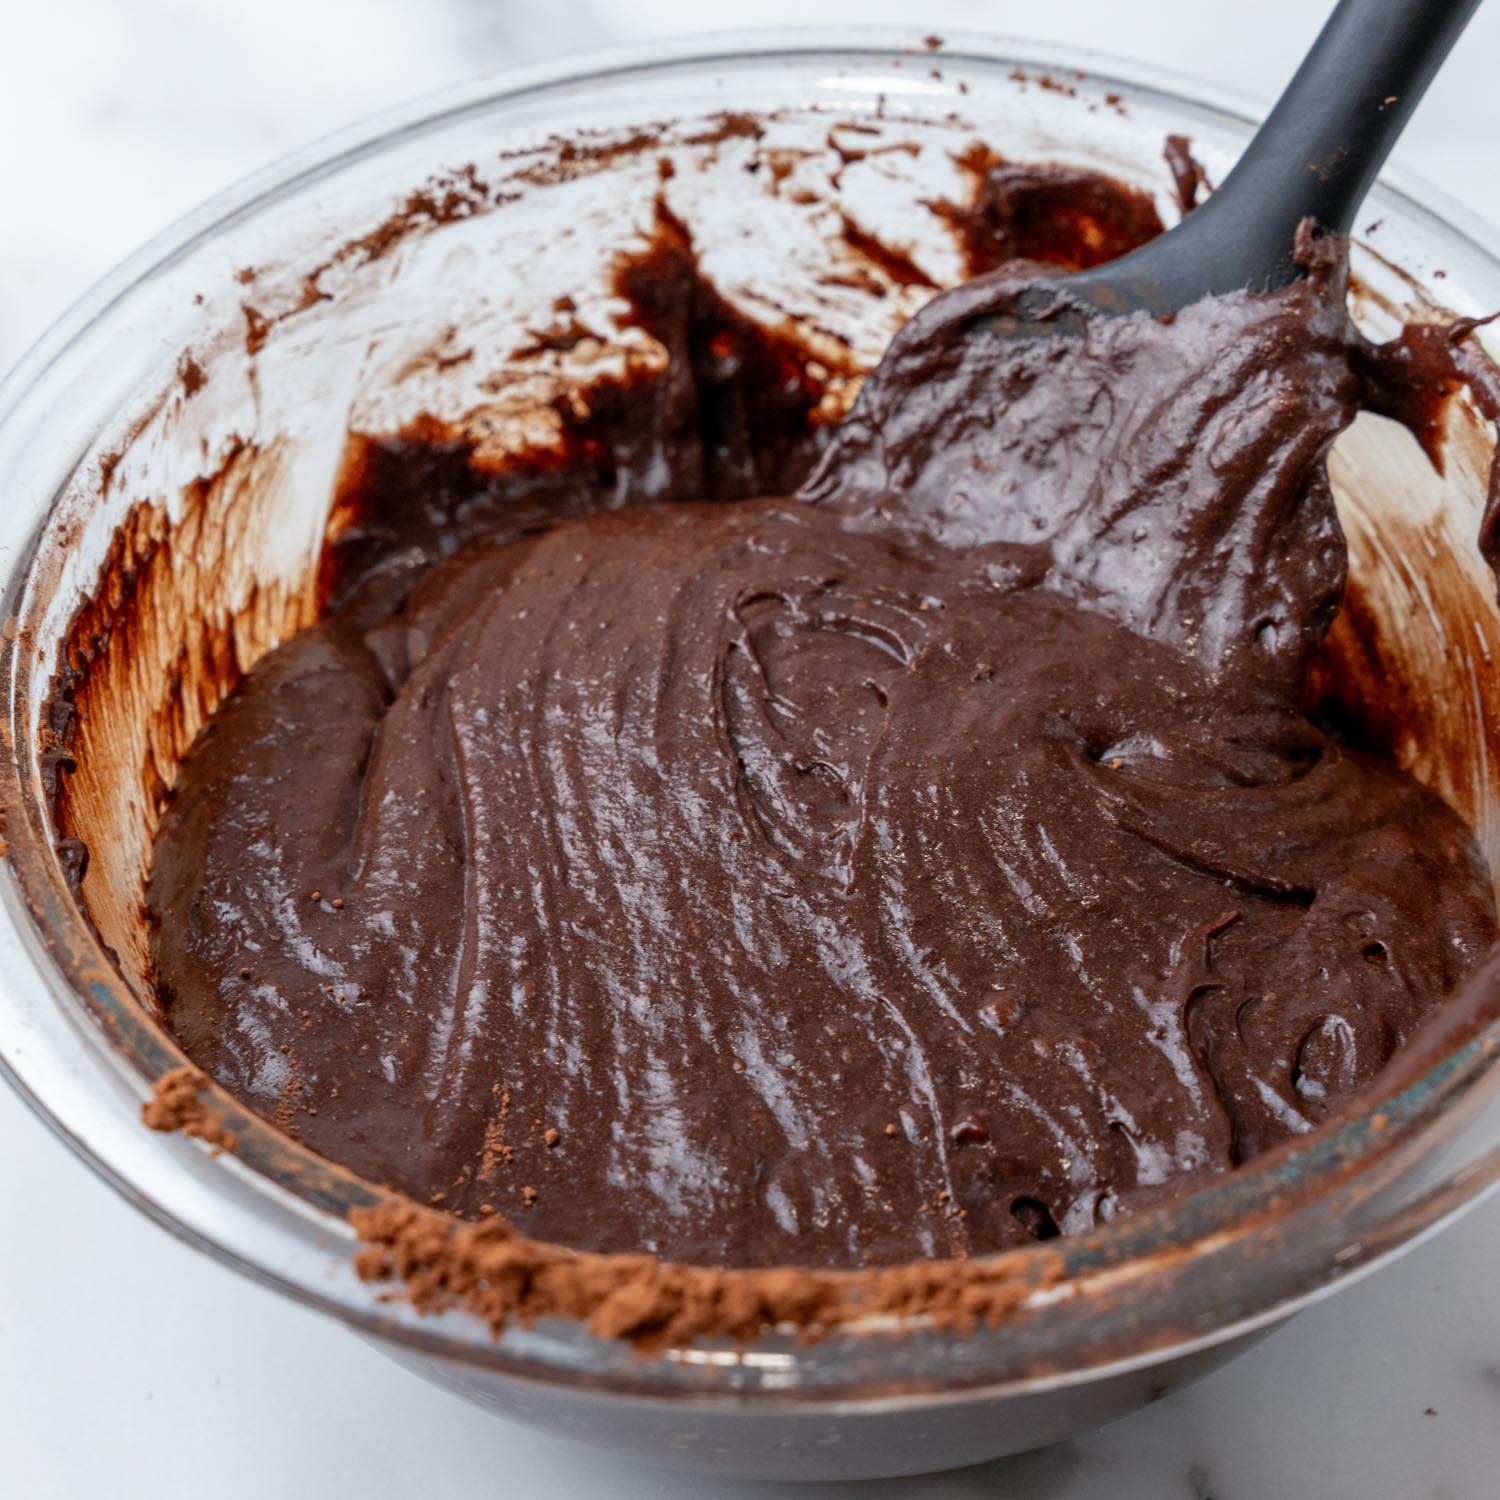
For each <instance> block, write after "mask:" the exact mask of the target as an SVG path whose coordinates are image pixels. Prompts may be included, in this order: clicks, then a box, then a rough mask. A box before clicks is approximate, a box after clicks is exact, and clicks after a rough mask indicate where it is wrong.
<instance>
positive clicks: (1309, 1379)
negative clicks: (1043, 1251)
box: [0, 0, 1500, 1500]
mask: <svg viewBox="0 0 1500 1500" xmlns="http://www.w3.org/2000/svg"><path fill="white" fill-rule="evenodd" d="M1322 9H1323V7H1322V6H1319V5H1309V4H1307V3H1306V0H1254V3H1239V4H1234V5H1208V4H1203V3H1202V0H1139V3H1138V4H1135V5H1129V6H1126V5H1121V4H1119V3H1118V0H1064V3H1061V4H1058V5H1053V6H1050V7H1038V6H1035V5H1031V4H1028V5H1024V6H1023V5H1019V4H1014V3H1003V0H923V3H922V4H921V5H920V6H919V7H913V6H911V5H910V4H909V3H898V0H861V3H860V4H859V5H858V6H853V5H847V4H839V3H837V0H759V3H758V4H756V5H755V6H753V7H748V6H744V7H742V6H727V5H726V6H722V7H715V8H712V9H711V8H710V7H707V6H704V5H702V4H697V3H693V0H630V3H628V4H627V3H625V0H572V3H570V4H569V5H567V6H565V7H552V6H541V5H537V4H534V3H526V0H427V3H423V0H254V3H251V0H52V3H50V4H36V3H32V4H27V5H22V4H21V3H20V0H13V4H12V6H11V7H10V8H9V10H8V12H7V15H6V21H5V37H6V41H5V45H4V47H3V48H0V202H3V204H4V205H5V207H4V208H3V209H0V367H4V366H8V365H9V364H10V363H11V362H12V361H13V360H14V359H15V358H16V357H17V356H18V355H19V354H20V353H21V351H22V350H23V349H24V348H25V346H26V344H27V343H29V342H30V340H31V339H32V338H33V337H35V336H36V335H37V334H38V333H40V332H41V331H42V329H43V328H44V327H45V326H46V325H47V323H48V322H49V321H50V320H51V319H52V318H53V317H55V316H56V315H57V313H59V312H60V311H61V310H62V309H63V308H64V307H65V306H66V304H67V303H68V302H69V301H71V300H72V299H73V298H74V297H75V296H76V295H78V293H79V292H81V291H82V290H83V289H84V287H85V286H86V285H87V284H88V283H89V282H90V281H92V280H93V279H94V278H95V277H96V276H98V275H100V274H101V273H103V272H104V271H105V270H107V269H108V268H109V267H110V266H111V265H112V264H113V263H114V262H115V261H116V260H118V259H119V258H120V257H121V256H122V255H124V254H125V253H126V252H127V251H129V250H130V249H132V248H133V247H134V246H135V245H136V244H138V243H139V242H140V241H142V240H143V239H145V238H147V237H148V236H149V235H151V234H152V233H154V232H155V231H156V230H157V229H159V228H160V227H161V226H162V225H163V224H165V223H166V222H167V221H169V220H170V219H171V218H173V217H175V216H176V215H177V214H179V213H180V212H182V211H184V210H186V209H188V208H190V207H192V206H193V205H194V204H195V203H197V202H198V201H200V200H201V199H203V198H204V197H206V196H208V195H209V194H210V193H212V192H214V191H215V190H217V189H218V188H220V187H221V186H223V185H224V184H225V183H226V182H228V181H230V180H231V179H233V178H235V177H238V176H240V175H242V174H243V173H245V172H247V171H249V170H251V169H252V168H254V167H257V166H259V165H261V164H263V163H264V162H265V161H267V160H269V159H270V158H272V157H274V156H276V155H278V154H280V153H281V152H283V151H285V150H287V149H289V148H291V147H292V146H295V145H297V144H299V143H301V142H303V141H304V140H306V139H308V138H310V137H312V136H314V135H317V134H319V133H321V132H323V131H325V130H328V129H331V128H333V127H335V126H337V125H340V124H343V123H345V122H347V121H348V120H350V119H353V118H356V117H358V116H359V115H361V114H365V113H368V112H370V111H372V110H374V109H377V108H380V107H381V106H382V105H384V104H387V103H390V102H392V101H394V100H397V99H400V98H402V97H406V96H409V95H413V94H416V93H420V92H423V91H425V90H428V89H432V88H435V87H438V86H441V85H442V84H444V83H447V82H450V81H452V80H455V79H458V78H464V77H469V76H472V75H474V74H475V73H476V72H480V71H484V70H487V69H490V68H496V67H501V66H504V65H506V64H508V63H514V62H521V61H527V60H532V59H535V58H539V57H546V56H553V55H558V54H561V53H566V52H569V51H574V50H577V49H579V48H581V47H592V46H599V45H604V44H607V43H610V42H615V41H627V40H635V39H642V38H647V37H654V36H668V35H680V34H683V33H685V32H690V31H695V30H703V29H706V28H707V27H708V26H709V25H714V26H731V25H746V24H751V23H754V24H762V25H776V24H818V23H821V24H829V23H839V22H850V21H855V20H862V21H867V22H872V23H879V24H884V25H902V24H915V25H917V26H919V27H920V28H921V29H923V30H937V31H940V32H941V31H942V30H943V29H944V28H945V27H947V28H953V29H957V28H965V29H972V30H988V31H993V32H1014V33H1029V34H1032V35H1042V36H1045V37H1048V38H1050V39H1055V40H1058V41H1064V42H1068V43H1071V44H1075V45H1084V46H1091V47H1097V48H1101V49H1105V50H1111V51H1116V52H1122V53H1130V54H1134V55H1137V56H1140V57H1144V58H1148V59H1150V60H1151V61H1153V62H1158V63H1162V64H1166V65H1169V66H1172V67H1176V68H1180V69H1183V70H1187V71H1192V72H1195V73H1198V74H1200V75H1202V76H1205V77H1207V78H1210V79H1213V80H1215V81H1218V82H1221V83H1227V84H1231V85H1233V86H1235V87H1238V88H1240V89H1243V90H1247V91H1249V92H1252V93H1255V94H1259V95H1261V96H1262V97H1266V96H1269V95H1271V94H1274V92H1275V91H1276V89H1277V87H1278V85H1279V83H1280V81H1281V79H1282V77H1283V76H1284V73H1285V71H1286V69H1287V67H1288V65H1289V63H1290V62H1291V61H1292V60H1293V59H1295V58H1296V57H1297V56H1298V55H1299V54H1300V52H1301V50H1302V49H1303V48H1304V47H1305V45H1306V44H1307V42H1308V41H1309V40H1310V39H1311V37H1312V34H1313V32H1314V31H1315V30H1316V27H1317V25H1318V22H1319V20H1320V16H1321V11H1322ZM1497 48H1500V9H1497V8H1496V7H1494V6H1491V7H1489V8H1487V10H1485V11H1484V12H1482V13H1481V15H1480V17H1479V18H1478V19H1477V20H1476V22H1475V23H1474V24H1473V26H1472V27H1471V29H1470V33H1469V35H1468V36H1467V38H1466V39H1465V41H1464V42H1463V43H1462V44H1461V47H1460V51H1459V53H1458V55H1457V56H1455V58H1454V59H1453V60H1452V62H1451V63H1450V65H1449V67H1448V69H1447V70H1446V71H1445V73H1444V75H1443V77H1442V78H1441V79H1440V80H1439V82H1438V84H1437V85H1436V86H1435V89H1434V92H1433V95H1432V97H1431V98H1430V99H1429V100H1428V101H1427V103H1426V104H1424V105H1423V107H1422V109H1421V111H1420V113H1419V114H1418V116H1417V118H1416V120H1415V121H1414V122H1413V125H1412V128H1411V130H1410V131H1409V133H1408V136H1407V139H1406V140H1405V141H1404V142H1403V149H1402V150H1401V152H1400V153H1399V155H1400V159H1401V160H1403V161H1404V162H1405V164H1406V165H1408V166H1410V167H1412V168H1414V169H1416V170H1417V171H1419V172H1422V173H1424V174H1425V175H1426V176H1428V177H1429V178H1430V179H1432V180H1433V181H1435V182H1437V183H1438V184H1439V185H1440V186H1441V187H1443V188H1445V189H1446V190H1447V191H1449V192H1450V193H1452V194H1454V195H1455V196H1457V197H1459V198H1460V199H1462V200H1463V201H1465V202H1467V203H1468V204H1470V205H1471V206H1472V207H1474V208H1475V209H1477V210H1478V211H1479V212H1480V213H1482V214H1485V215H1486V216H1488V217H1489V218H1490V219H1491V221H1492V222H1500V178H1497V177H1496V176H1495V172H1494V165H1493V163H1494V146H1493V142H1494V140H1495V138H1496V134H1497V131H1500V96H1497V93H1496V90H1495V88H1494V84H1493V81H1492V78H1493V66H1492V61H1493V58H1494V57H1495V55H1496V53H1497ZM16 205H24V210H23V211H18V210H17V208H16ZM0 1141H3V1142H4V1146H3V1148H0V1204H3V1205H4V1208H3V1210H0V1231H3V1232H0V1289H3V1290H0V1495H3V1496H5V1497H10V1496H14V1497H16V1500H49V1497H68V1500H75V1497H89V1500H93V1497H106V1496H107V1497H109V1500H135V1497H146V1496H152V1497H156V1500H161V1497H165V1500H175V1497H176V1496H179V1495H181V1496H188V1495H198V1494H204V1493H208V1494H212V1495H214V1496H215V1497H216V1500H240V1497H245V1500H250V1497H254V1500H261V1497H262V1496H263V1495H264V1494H265V1493H266V1491H267V1489H268V1487H270V1486H272V1485H275V1486H279V1487H280V1488H281V1489H282V1490H283V1492H285V1493H287V1494H290V1495H295V1496H303V1495H306V1496H315V1497H319V1500H339V1497H342V1496H354V1495H371V1496H384V1495H408V1494H422V1495H431V1496H438V1497H443V1500H449V1497H481V1496H502V1495H504V1496H510V1495H524V1496H525V1497H527V1500H532V1497H536V1500H549V1497H554V1496H556V1497H564V1496H566V1497H569V1500H573V1497H593V1496H607V1497H610V1500H644V1497H647V1496H651V1497H672V1496H693V1497H704V1500H730V1497H733V1500H749V1497H752V1496H760V1495H766V1496H771V1495H776V1496H783V1497H789V1496H795V1495H797V1494H799V1493H803V1492H802V1491H799V1490H797V1489H793V1488H790V1487H776V1486H761V1485H754V1484H722V1485H713V1484H711V1483H709V1482H707V1481H704V1480H701V1479H697V1478H693V1477H678V1476H673V1475H669V1474H664V1473H659V1472H656V1471H652V1470H649V1469H645V1468H639V1469H637V1468H629V1467H623V1466H621V1465H620V1464H618V1463H617V1462H615V1461H612V1460H611V1459H610V1458H608V1457H607V1456H604V1455H599V1454H595V1453H592V1452H590V1451H588V1450H585V1449H581V1448H575V1447H572V1446H568V1445H565V1444H563V1443H560V1442H557V1441H554V1440H551V1439H548V1438H543V1437H540V1436H537V1435H534V1434H532V1433H530V1432H528V1431H526V1430H524V1429H522V1428H519V1427H512V1426H509V1425H505V1424H503V1423H501V1422H499V1421H498V1420H496V1419H494V1418H492V1417H488V1416H485V1415H484V1414H482V1413H480V1412H478V1411H474V1410H471V1409H469V1408H467V1407H465V1406H463V1405H461V1404H460V1403H458V1402H457V1401H455V1400H453V1399H452V1398H450V1397H447V1396H445V1395H442V1394H440V1393H439V1392H437V1391H436V1390H434V1389H432V1388H430V1387H428V1386H425V1385H423V1384H422V1383H421V1382H419V1381H417V1380H416V1379H414V1378H413V1377H411V1376H409V1375H407V1374H406V1373H404V1372H403V1371H401V1370H399V1369H397V1368H396V1367H395V1366H394V1365H391V1364H389V1363H388V1362H387V1361H386V1360H384V1359H383V1358H382V1356H380V1355H379V1354H377V1353H376V1352H374V1351H373V1350H372V1349H370V1348H368V1347H367V1346H365V1345H363V1344H361V1343H360V1342H358V1341H356V1340H355V1339H354V1338H352V1337H351V1336H350V1335H348V1334H347V1333H345V1332H344V1331H343V1330H342V1329H340V1328H338V1327H337V1326H335V1325H333V1324H332V1323H330V1322H327V1321H325V1320H324V1319H322V1318H320V1317H318V1316H316V1315H314V1314H312V1313H309V1312H306V1311H304V1310H302V1309H300V1308H297V1307H294V1306H292V1305H291V1304H289V1303H287V1302H285V1301H283V1300H281V1299H279V1298H277V1297H275V1296H274V1295H272V1294H271V1293H269V1292H266V1291H264V1290H262V1289H260V1288H259V1287H256V1286H253V1285H251V1284H249V1283H248V1282H245V1281H243V1280H240V1279H238V1278H237V1277H235V1276H233V1275H232V1274H231V1273H229V1272H227V1271H224V1270H222V1269H220V1268H219V1267H218V1266H216V1265H214V1264H212V1263H211V1262H209V1261H208V1260H206V1259H204V1258H202V1257H201V1256H198V1255H196V1254H195V1253H193V1252H192V1251H189V1250H187V1249H185V1248H184V1247H183V1246H181V1245H179V1244H178V1243H177V1242H176V1241H174V1240H172V1239H171V1238H169V1237H168V1236H167V1235H165V1234H163V1233H162V1232H160V1231H159V1230H157V1229H156V1228H154V1227H153V1226H151V1225H150V1224H148V1223H147V1222H146V1221H145V1220H144V1219H142V1218H141V1217H139V1216H138V1215H137V1214H136V1213H135V1212H134V1211H133V1210H132V1209H130V1208H129V1207H127V1206H126V1205H125V1204H124V1203H123V1202H122V1201H121V1200H120V1199H118V1198H117V1197H115V1196H114V1194H113V1193H111V1192H110V1190H109V1189H108V1188H106V1187H105V1186H104V1185H103V1184H102V1183H101V1182H99V1181H98V1180H97V1179H95V1178H94V1177H93V1176H91V1175H90V1173H89V1172H88V1171H87V1170H86V1169H85V1168H84V1167H82V1166H81V1165H79V1164H78V1163H77V1162H76V1161H74V1160H73V1159H72V1158H71V1157H70V1156H69V1155H68V1153H67V1152H66V1151H65V1150H64V1148H63V1147H62V1146H61V1145H60V1144H59V1143H58V1142H56V1141H55V1140H54V1139H52V1137H51V1136H50V1135H49V1134H48V1133H47V1132H46V1130H45V1129H44V1128H43V1127H42V1126H41V1125H40V1124H39V1123H38V1122H37V1121H35V1120H34V1119H33V1118H31V1116H30V1115H29V1114H28V1113H27V1112H26V1110H25V1109H24V1107H23V1106H22V1105H21V1104H20V1103H19V1101H18V1100H16V1099H15V1098H14V1097H13V1096H11V1095H10V1094H9V1093H8V1092H7V1091H5V1090H4V1089H0ZM1497 1249H1500V1200H1495V1201H1492V1202H1490V1203H1488V1204H1486V1205H1485V1206H1483V1207H1481V1208H1480V1209H1478V1210H1476V1211H1475V1212H1474V1213H1473V1214H1472V1215H1470V1216H1469V1217H1468V1218H1466V1219H1465V1220H1464V1221H1463V1222H1462V1223H1461V1224H1460V1225H1458V1226H1457V1227H1455V1228H1454V1229H1452V1230H1450V1231H1449V1232H1447V1233H1445V1234H1443V1235H1441V1236H1439V1237H1438V1238H1437V1239H1436V1240H1434V1241H1432V1242H1430V1243H1428V1244H1426V1245H1424V1246H1422V1247H1421V1248H1420V1249H1418V1250H1417V1251H1415V1252H1414V1253H1413V1254H1411V1255H1410V1256H1409V1257H1408V1258H1407V1259H1406V1260H1404V1261H1403V1262H1401V1263H1400V1264H1399V1265H1397V1266H1395V1267H1392V1268H1390V1269H1388V1270H1386V1271H1384V1272H1382V1273H1379V1274H1377V1275H1376V1276H1375V1277H1373V1278H1371V1279H1370V1280H1368V1281H1366V1282H1364V1283H1363V1284H1361V1285H1359V1286H1356V1287H1353V1288H1350V1289H1349V1290H1348V1291H1346V1292H1344V1293H1342V1294H1341V1295H1339V1296H1338V1297H1336V1298H1334V1299H1332V1300H1331V1301H1328V1302H1325V1303H1323V1304H1321V1305H1320V1306H1318V1307H1316V1308H1314V1309H1312V1310H1311V1311H1309V1312H1306V1313H1304V1314H1303V1315H1301V1316H1300V1317H1298V1318H1297V1319H1295V1320H1294V1321H1293V1322H1292V1323H1291V1324H1290V1325H1288V1326H1287V1327H1286V1328H1284V1329H1282V1330H1281V1331H1280V1332H1278V1333H1277V1334H1275V1335H1273V1336H1272V1337H1271V1338H1270V1339H1269V1340H1267V1341H1266V1342H1265V1343H1263V1344H1261V1345H1260V1346H1259V1347H1257V1348H1256V1349H1254V1350H1253V1351H1252V1352H1251V1353H1249V1354H1248V1355H1246V1356H1244V1357H1243V1358H1242V1359H1240V1360H1239V1361H1237V1362H1236V1363H1234V1364H1233V1365H1231V1366H1230V1367H1228V1368H1227V1369H1225V1370H1223V1371H1221V1372H1220V1373H1219V1374H1217V1375H1215V1376H1212V1377H1211V1378H1209V1379H1208V1380H1206V1381H1203V1382H1202V1383H1200V1384H1199V1385H1197V1386H1194V1387H1192V1388H1190V1389H1188V1390H1186V1391H1184V1392H1182V1393H1180V1394H1178V1395H1176V1396H1173V1397H1170V1398H1168V1399H1167V1400H1165V1401H1162V1402H1160V1403H1158V1404H1157V1405H1155V1406H1153V1407H1152V1408H1150V1409H1149V1410H1147V1411H1144V1412H1142V1413H1140V1414H1138V1415H1136V1416H1134V1417H1131V1418H1128V1419H1127V1420H1125V1421H1123V1422H1120V1423H1117V1424H1115V1425H1114V1426H1113V1427H1110V1428H1106V1429H1104V1430H1102V1431H1100V1432H1097V1433H1094V1434H1091V1435H1089V1436H1087V1437H1084V1438H1082V1439H1079V1440H1077V1441H1075V1442H1071V1443H1066V1444H1063V1445H1061V1446H1060V1447H1057V1448H1053V1449H1049V1450H1047V1451H1045V1452H1042V1453H1038V1454H1032V1455H1027V1456H1024V1457H1022V1458H1019V1459H1013V1460H1008V1461H1004V1462H1001V1463H997V1464H992V1465H987V1466H984V1467H981V1468H978V1469H970V1470H964V1471H961V1472H958V1473H953V1474H948V1475H939V1476H935V1477H933V1478H930V1479H924V1480H908V1481H894V1482H891V1483H889V1484H884V1485H879V1484H876V1485H860V1486H859V1487H858V1493H859V1494H860V1495H862V1496H866V1495H868V1496H872V1497H880V1496H889V1497H896V1496H901V1497H911V1500H940V1497H941V1500H960V1497H969V1496H975V1497H977V1496H1024V1497H1037V1500H1094V1497H1099V1500H1105V1497H1107V1500H1163V1497H1179V1496H1180V1497H1182V1500H1208V1497H1212V1500H1246V1497H1265V1496H1296V1497H1303V1496H1308V1497H1322V1496H1333V1497H1341V1496H1358V1497H1360V1500H1468V1497H1484V1500H1488V1497H1492V1496H1495V1495H1496V1494H1500V1282H1497V1278H1496V1276H1495V1275H1494V1269H1493V1268H1494V1266H1495V1264H1496V1253H1497ZM805 1493H806V1494H807V1495H808V1496H812V1495H814V1494H829V1493H837V1490H832V1491H830V1490H828V1489H827V1488H824V1489H820V1490H813V1489H811V1488H809V1489H807V1490H806V1491H805Z"/></svg>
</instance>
